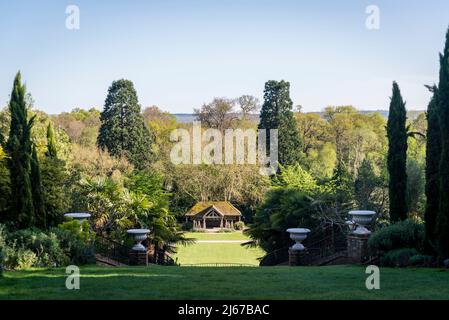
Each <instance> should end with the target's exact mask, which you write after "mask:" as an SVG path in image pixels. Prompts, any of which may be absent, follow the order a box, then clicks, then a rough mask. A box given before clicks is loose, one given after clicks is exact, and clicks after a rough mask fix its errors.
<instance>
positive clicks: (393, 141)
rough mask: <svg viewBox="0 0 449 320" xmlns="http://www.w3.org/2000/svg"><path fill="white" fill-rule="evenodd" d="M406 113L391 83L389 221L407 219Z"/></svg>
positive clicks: (394, 84) (388, 128)
mask: <svg viewBox="0 0 449 320" xmlns="http://www.w3.org/2000/svg"><path fill="white" fill-rule="evenodd" d="M406 120H407V112H406V110H405V103H404V101H403V99H402V96H401V91H400V90H399V86H398V84H397V83H396V82H393V95H392V97H391V103H390V111H389V115H388V123H387V135H388V160H387V164H388V173H389V176H390V180H389V196H390V220H391V221H392V222H396V221H400V220H405V219H407V212H408V209H407V201H406V191H407V128H406Z"/></svg>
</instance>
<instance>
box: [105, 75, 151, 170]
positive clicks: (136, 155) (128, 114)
mask: <svg viewBox="0 0 449 320" xmlns="http://www.w3.org/2000/svg"><path fill="white" fill-rule="evenodd" d="M100 120H101V127H100V132H99V136H98V140H97V144H98V146H99V147H100V148H101V149H107V150H108V152H109V154H111V155H112V156H115V157H122V156H123V157H126V158H127V159H128V160H129V161H130V162H131V163H132V164H134V165H135V166H136V167H138V168H143V167H145V166H146V165H147V164H148V162H149V161H150V159H151V144H152V137H151V135H150V133H149V131H148V129H147V128H146V126H145V123H144V119H143V116H142V114H141V112H140V105H139V102H138V99H137V93H136V90H134V85H133V83H132V82H131V81H129V80H123V79H122V80H118V81H114V82H113V83H112V85H111V86H110V87H109V91H108V96H107V98H106V102H105V106H104V110H103V112H102V113H101V117H100Z"/></svg>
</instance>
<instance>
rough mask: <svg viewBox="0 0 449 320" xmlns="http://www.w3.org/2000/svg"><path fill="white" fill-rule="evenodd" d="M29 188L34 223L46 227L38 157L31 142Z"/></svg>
mask: <svg viewBox="0 0 449 320" xmlns="http://www.w3.org/2000/svg"><path fill="white" fill-rule="evenodd" d="M30 179H31V190H32V196H33V207H34V216H35V219H36V225H37V226H38V227H40V228H46V226H47V217H46V214H45V205H44V195H43V191H42V179H41V170H40V166H39V159H38V157H37V152H36V146H35V145H34V144H33V150H32V153H31V178H30Z"/></svg>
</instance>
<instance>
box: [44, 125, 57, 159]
mask: <svg viewBox="0 0 449 320" xmlns="http://www.w3.org/2000/svg"><path fill="white" fill-rule="evenodd" d="M45 155H46V156H47V157H50V158H57V157H58V152H57V150H56V138H55V131H54V129H53V126H52V124H51V122H49V123H48V126H47V152H46V153H45Z"/></svg>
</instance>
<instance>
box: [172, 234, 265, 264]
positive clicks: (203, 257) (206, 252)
mask: <svg viewBox="0 0 449 320" xmlns="http://www.w3.org/2000/svg"><path fill="white" fill-rule="evenodd" d="M187 237H189V238H195V239H197V240H199V241H210V240H212V241H223V243H195V244H193V245H188V246H179V247H178V252H177V254H176V255H175V256H174V258H175V259H178V260H177V262H178V263H180V264H181V265H183V264H199V263H238V264H252V265H255V266H258V265H259V260H257V258H259V257H263V256H264V254H265V253H264V251H263V250H262V249H259V248H247V247H242V246H241V244H240V243H236V242H234V243H232V242H231V243H226V242H225V241H235V240H240V241H246V240H248V237H246V236H245V235H243V234H242V233H241V232H233V233H201V232H195V233H188V234H187Z"/></svg>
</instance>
